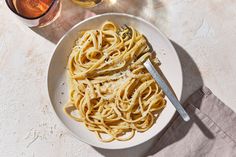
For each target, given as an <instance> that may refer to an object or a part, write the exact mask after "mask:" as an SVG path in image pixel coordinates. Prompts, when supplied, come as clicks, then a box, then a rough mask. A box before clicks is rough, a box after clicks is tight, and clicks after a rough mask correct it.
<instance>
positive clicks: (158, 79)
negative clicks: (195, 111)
mask: <svg viewBox="0 0 236 157" xmlns="http://www.w3.org/2000/svg"><path fill="white" fill-rule="evenodd" d="M126 29H128V30H129V32H128V33H129V34H131V33H132V32H131V29H130V28H129V27H128V26H127V25H123V26H121V28H119V29H118V31H117V34H119V33H120V32H122V31H125V30H126ZM144 66H145V67H146V69H147V70H148V72H149V73H150V74H151V75H152V77H153V79H154V80H155V81H156V82H157V84H158V85H159V86H160V87H161V88H162V90H163V92H164V93H165V94H166V96H167V97H168V98H169V100H170V102H171V103H172V104H173V105H174V107H175V108H176V110H177V112H179V114H180V116H181V117H182V118H183V120H184V121H186V122H187V121H189V120H190V117H189V115H188V113H187V112H186V111H185V110H184V108H183V107H182V105H181V104H180V102H179V100H178V99H177V98H176V97H175V95H174V94H173V92H172V91H171V89H170V88H169V86H168V85H167V84H166V82H165V81H164V80H163V78H162V77H161V75H160V74H159V73H158V71H157V70H156V69H155V67H154V66H153V64H152V62H151V61H150V59H147V60H146V61H145V62H144Z"/></svg>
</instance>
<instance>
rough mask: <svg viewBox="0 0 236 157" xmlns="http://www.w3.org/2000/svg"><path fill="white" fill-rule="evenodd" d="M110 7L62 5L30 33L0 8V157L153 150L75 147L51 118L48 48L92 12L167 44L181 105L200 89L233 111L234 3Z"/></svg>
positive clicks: (134, 2)
mask: <svg viewBox="0 0 236 157" xmlns="http://www.w3.org/2000/svg"><path fill="white" fill-rule="evenodd" d="M117 1H118V3H116V4H112V3H109V1H108V0H105V2H104V3H103V4H101V5H99V6H97V7H95V8H93V9H90V10H85V9H82V8H80V7H78V6H76V5H74V4H73V3H71V2H70V0H63V1H62V3H63V8H62V13H61V16H60V18H59V19H58V20H57V21H56V22H54V23H53V24H52V25H49V26H47V27H45V28H34V29H30V28H28V27H27V26H25V25H24V24H22V23H21V22H20V21H19V20H18V19H17V18H16V17H15V15H14V14H13V13H11V12H10V11H9V9H8V8H7V6H6V4H5V0H0V156H1V157H25V156H26V157H54V156H55V157H64V156H68V157H77V156H81V157H87V156H88V157H96V156H98V157H99V156H112V157H118V156H122V157H126V156H142V155H143V154H144V152H145V151H147V150H148V148H150V146H151V145H152V144H153V142H155V139H153V140H151V141H149V142H147V143H144V144H142V145H140V146H137V147H134V148H130V149H127V150H116V151H111V150H103V149H98V148H93V147H91V146H89V145H87V144H84V143H82V142H80V141H78V140H77V139H75V138H74V137H73V136H72V135H71V134H70V133H69V132H68V131H67V130H66V129H65V128H64V127H63V126H62V125H61V123H60V122H59V120H58V119H57V117H56V116H55V114H54V112H53V109H52V107H51V105H50V102H49V99H48V96H47V87H46V79H47V67H48V65H49V62H50V57H51V55H52V53H53V49H54V48H55V43H56V42H57V41H58V39H59V38H60V37H61V36H62V35H63V34H64V33H65V32H66V31H67V30H68V29H69V28H71V26H73V25H74V24H76V23H77V22H79V21H81V20H83V19H84V18H86V17H87V16H89V15H90V14H92V12H94V13H96V14H100V13H104V12H125V13H130V14H135V15H137V16H141V17H143V18H144V19H146V20H148V21H150V22H152V23H153V24H155V25H156V26H157V27H158V28H159V29H160V30H161V31H162V32H164V33H165V34H166V35H167V36H168V37H169V39H170V40H172V42H173V44H174V46H175V48H176V50H177V52H178V55H179V57H180V61H181V64H182V66H183V77H184V85H183V93H182V100H181V101H184V100H185V99H186V97H187V96H188V95H189V94H191V92H193V91H194V90H195V89H197V88H198V87H200V86H201V85H202V84H205V85H206V86H208V87H209V88H210V89H211V90H212V91H213V92H214V93H215V94H216V95H217V96H218V97H219V98H220V99H221V100H222V101H223V102H225V103H226V104H227V105H228V106H229V107H230V108H232V109H233V110H234V111H236V92H235V91H236V82H235V80H236V9H235V8H236V1H235V0H207V1H206V0H160V1H159V0H156V1H155V0H153V1H152V0H146V1H145V0H117ZM113 2H114V0H113ZM173 64H174V63H173Z"/></svg>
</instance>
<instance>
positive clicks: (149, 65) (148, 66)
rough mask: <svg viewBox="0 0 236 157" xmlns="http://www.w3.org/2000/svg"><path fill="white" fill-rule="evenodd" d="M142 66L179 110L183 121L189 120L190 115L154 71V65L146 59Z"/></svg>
mask: <svg viewBox="0 0 236 157" xmlns="http://www.w3.org/2000/svg"><path fill="white" fill-rule="evenodd" d="M144 66H145V67H146V69H147V70H148V71H149V73H150V74H151V75H152V77H153V79H154V80H155V81H156V82H157V83H158V85H159V86H160V87H161V88H162V90H163V91H164V93H165V94H166V96H167V97H168V98H169V100H170V101H171V103H172V104H173V105H174V107H175V108H176V110H177V111H178V112H179V114H180V116H181V117H182V118H183V119H184V121H186V122H187V121H189V120H190V117H189V115H188V113H187V112H186V111H185V110H184V108H183V107H182V105H181V104H180V102H179V100H178V99H177V98H176V97H175V95H174V94H173V92H172V91H171V90H170V88H169V87H168V85H167V84H166V83H165V81H164V80H163V79H162V77H161V75H160V74H159V73H158V72H157V71H156V69H155V67H154V66H153V64H152V62H151V61H150V60H149V59H147V60H146V61H145V63H144Z"/></svg>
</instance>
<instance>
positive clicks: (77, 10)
mask: <svg viewBox="0 0 236 157" xmlns="http://www.w3.org/2000/svg"><path fill="white" fill-rule="evenodd" d="M61 2H62V9H61V14H60V16H59V17H58V19H57V20H56V21H54V22H53V23H52V24H50V25H48V26H45V27H41V28H38V27H33V28H31V30H33V31H34V32H36V33H37V34H39V35H41V36H43V37H44V38H46V39H48V40H49V41H51V42H53V43H54V44H56V43H57V42H58V41H59V40H60V38H61V37H62V36H63V35H64V34H65V33H66V32H67V31H68V30H69V29H70V28H72V27H73V26H74V25H75V24H77V23H78V22H80V21H82V20H84V19H86V18H88V17H91V16H94V15H96V14H102V13H107V12H122V13H130V14H133V15H139V14H141V12H140V10H142V8H143V7H144V6H147V4H146V3H147V1H140V0H119V2H118V1H117V3H116V4H112V1H111V0H104V1H103V2H102V3H101V4H99V5H98V6H96V7H94V8H91V9H85V8H81V7H79V5H76V4H75V3H73V2H72V1H71V0H62V1H61ZM130 6H132V7H130Z"/></svg>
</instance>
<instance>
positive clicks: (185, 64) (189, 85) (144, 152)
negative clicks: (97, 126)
mask: <svg viewBox="0 0 236 157" xmlns="http://www.w3.org/2000/svg"><path fill="white" fill-rule="evenodd" d="M171 42H172V44H173V46H174V47H175V49H176V52H177V54H178V56H179V59H180V62H181V67H182V72H183V90H182V94H181V102H182V103H183V102H184V101H185V100H186V99H187V98H188V97H189V96H190V95H191V94H192V93H193V92H194V91H196V90H197V89H199V88H200V87H201V86H202V85H203V80H202V77H201V74H200V72H199V70H198V67H197V65H196V63H195V62H194V61H193V59H192V58H191V56H190V55H189V54H188V53H187V52H186V51H185V50H184V49H183V48H182V47H181V46H179V45H178V44H177V43H175V42H173V41H171ZM199 107H200V106H199ZM176 116H178V114H177V113H176V114H175V116H174V118H173V119H172V120H171V122H170V123H169V124H168V126H167V127H166V128H165V129H163V131H162V132H161V133H160V134H158V135H157V136H156V137H154V138H152V139H150V140H149V141H147V142H145V143H143V144H140V145H138V146H135V147H132V148H128V149H120V150H105V149H101V148H95V147H94V149H96V150H97V151H98V152H99V153H101V154H103V155H104V156H106V157H120V156H122V157H129V156H135V157H142V156H148V155H152V154H155V153H157V152H158V151H160V150H161V149H163V148H165V147H166V146H168V145H171V144H172V143H175V142H177V141H178V140H180V139H182V138H183V137H184V136H185V135H186V134H187V132H188V130H189V129H190V127H191V126H192V124H193V122H192V121H190V122H188V123H186V126H185V129H184V130H185V132H183V133H182V134H181V135H180V136H179V137H176V139H174V140H172V141H171V140H170V141H168V142H166V143H165V144H164V145H162V146H160V147H159V146H158V149H155V148H154V149H153V148H152V147H153V145H155V144H156V142H157V141H158V139H159V138H160V137H161V136H162V135H163V133H164V132H165V131H166V130H167V128H168V127H169V126H170V125H171V124H172V123H173V121H174V119H175V118H176ZM194 123H196V124H197V125H198V126H199V128H202V130H204V132H206V136H208V137H209V138H213V137H212V134H211V133H209V132H208V130H207V129H206V127H205V126H204V124H203V123H202V122H201V121H200V120H197V121H195V122H194ZM151 148H152V149H151ZM150 149H151V150H152V151H150Z"/></svg>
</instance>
